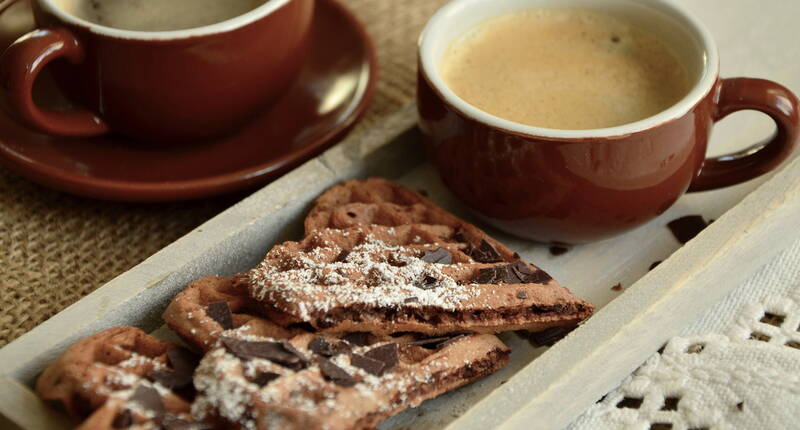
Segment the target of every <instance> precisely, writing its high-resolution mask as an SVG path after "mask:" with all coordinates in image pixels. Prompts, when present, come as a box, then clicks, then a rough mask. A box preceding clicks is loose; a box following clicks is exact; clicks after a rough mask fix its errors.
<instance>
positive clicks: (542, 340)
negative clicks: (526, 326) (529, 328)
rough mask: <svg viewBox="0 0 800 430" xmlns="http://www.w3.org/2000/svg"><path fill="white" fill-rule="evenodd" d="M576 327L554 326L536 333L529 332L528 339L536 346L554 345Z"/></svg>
mask: <svg viewBox="0 0 800 430" xmlns="http://www.w3.org/2000/svg"><path fill="white" fill-rule="evenodd" d="M572 330H575V327H552V328H548V329H546V330H542V331H540V332H536V333H528V336H527V337H528V340H529V341H530V342H531V344H532V345H533V346H535V347H542V346H553V345H555V344H556V342H558V341H559V340H561V339H563V338H564V337H565V336H566V335H568V334H569V333H570V332H571V331H572Z"/></svg>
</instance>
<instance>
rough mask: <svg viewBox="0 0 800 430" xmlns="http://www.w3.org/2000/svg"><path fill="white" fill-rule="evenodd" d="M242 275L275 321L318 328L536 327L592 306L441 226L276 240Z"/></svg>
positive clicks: (441, 330)
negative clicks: (262, 256)
mask: <svg viewBox="0 0 800 430" xmlns="http://www.w3.org/2000/svg"><path fill="white" fill-rule="evenodd" d="M249 278H250V280H249V282H248V284H247V286H248V288H249V290H250V294H251V296H252V297H253V298H254V299H255V300H257V301H258V302H259V303H260V304H261V306H262V309H263V311H262V312H263V313H264V314H265V315H268V316H269V317H270V318H271V319H272V320H273V321H275V322H277V323H278V324H281V325H284V326H285V325H290V324H296V323H308V324H310V325H311V326H313V327H314V328H315V329H317V330H320V331H324V332H338V333H343V332H352V331H365V332H371V333H375V334H389V333H398V332H418V333H425V334H430V335H433V334H446V333H452V332H455V331H469V332H478V333H500V332H504V331H510V330H529V331H540V330H544V329H547V328H550V327H561V326H574V325H576V324H577V323H578V322H580V321H582V320H583V319H585V318H587V317H588V316H589V315H591V312H592V305H591V304H589V303H587V302H585V301H583V300H580V299H578V298H577V297H575V296H574V295H572V294H571V293H570V292H569V291H568V290H567V289H566V288H563V287H561V286H560V285H559V284H558V283H557V282H556V281H555V280H553V279H552V278H551V277H550V276H549V275H548V274H547V273H545V272H544V271H542V270H540V269H539V268H537V267H536V266H534V265H531V264H527V263H524V262H522V261H519V260H517V261H514V262H511V263H509V262H506V261H503V259H502V258H500V257H499V253H498V252H497V250H496V249H495V248H494V247H493V246H492V245H490V244H489V243H488V241H486V240H482V241H481V245H479V246H478V247H477V249H476V247H475V246H474V245H473V244H472V243H467V242H465V240H464V237H463V234H462V232H461V231H460V230H455V229H453V228H452V227H449V226H444V225H429V224H409V225H401V226H398V227H385V226H376V225H370V226H362V227H352V228H347V229H322V230H314V231H312V232H310V233H309V234H308V235H307V236H306V238H305V239H303V240H302V241H301V242H286V243H283V244H281V245H277V246H275V247H274V248H273V249H272V250H271V251H270V252H269V253H268V254H267V256H266V258H265V260H264V261H263V262H262V263H261V264H260V265H259V266H258V267H257V268H255V269H253V270H252V271H251V272H250V273H249Z"/></svg>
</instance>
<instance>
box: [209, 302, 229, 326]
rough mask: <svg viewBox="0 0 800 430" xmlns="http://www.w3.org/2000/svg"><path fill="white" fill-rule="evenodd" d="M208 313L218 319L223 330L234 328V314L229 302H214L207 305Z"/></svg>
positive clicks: (215, 319)
mask: <svg viewBox="0 0 800 430" xmlns="http://www.w3.org/2000/svg"><path fill="white" fill-rule="evenodd" d="M206 314H207V315H208V316H209V317H211V319H213V320H214V321H216V322H217V323H218V324H219V325H220V326H222V329H223V330H231V329H232V328H233V315H232V314H231V308H230V307H229V306H228V302H214V303H209V305H208V306H206Z"/></svg>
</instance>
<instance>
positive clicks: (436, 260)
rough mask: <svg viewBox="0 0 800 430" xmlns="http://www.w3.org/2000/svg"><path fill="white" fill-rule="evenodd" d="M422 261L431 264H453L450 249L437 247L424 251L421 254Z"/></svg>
mask: <svg viewBox="0 0 800 430" xmlns="http://www.w3.org/2000/svg"><path fill="white" fill-rule="evenodd" d="M420 258H422V261H424V262H426V263H433V264H453V254H450V251H448V250H446V249H444V248H439V249H437V250H436V251H425V254H423V255H422V257H420Z"/></svg>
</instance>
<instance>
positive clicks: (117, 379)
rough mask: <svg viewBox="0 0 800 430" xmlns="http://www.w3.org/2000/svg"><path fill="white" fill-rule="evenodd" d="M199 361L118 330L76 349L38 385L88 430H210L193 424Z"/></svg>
mask: <svg viewBox="0 0 800 430" xmlns="http://www.w3.org/2000/svg"><path fill="white" fill-rule="evenodd" d="M198 360H199V357H195V356H194V355H193V354H192V353H191V352H189V351H187V350H185V349H182V348H180V347H178V346H177V345H173V344H171V343H168V342H162V341H160V340H158V339H156V338H154V337H152V336H150V335H148V334H146V333H144V332H142V331H141V330H139V329H137V328H133V327H117V328H113V329H109V330H106V331H103V332H101V333H98V334H95V335H93V336H90V337H87V338H85V339H82V340H80V341H78V342H77V343H75V344H74V345H72V346H71V347H70V348H69V349H67V351H66V352H64V354H63V355H62V356H61V357H60V358H59V359H58V360H57V361H55V362H54V363H53V364H51V365H50V366H49V367H48V368H47V369H45V371H44V372H43V373H42V375H41V376H40V377H39V379H38V380H37V382H36V393H37V394H38V396H39V397H40V398H42V399H43V400H45V401H47V402H52V403H55V404H57V405H59V406H61V407H62V408H63V409H64V410H65V411H66V412H67V413H68V414H69V415H70V416H72V417H73V418H76V419H79V420H84V419H85V421H84V422H83V424H82V425H81V427H80V428H84V429H112V428H116V429H121V428H129V427H134V426H139V427H138V428H157V427H159V426H161V427H163V428H167V429H169V428H178V426H179V425H182V426H183V427H181V428H186V429H200V428H207V426H203V425H201V424H200V423H197V422H195V421H193V420H192V418H191V415H190V414H189V412H190V406H189V402H188V398H189V397H190V396H191V394H192V393H193V386H192V375H193V373H194V368H195V367H196V365H197V361H198Z"/></svg>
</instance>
